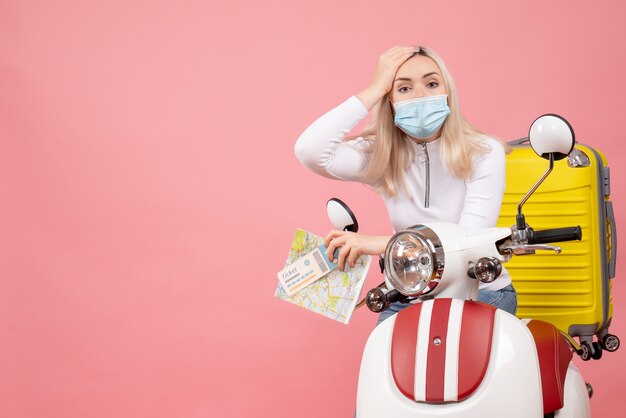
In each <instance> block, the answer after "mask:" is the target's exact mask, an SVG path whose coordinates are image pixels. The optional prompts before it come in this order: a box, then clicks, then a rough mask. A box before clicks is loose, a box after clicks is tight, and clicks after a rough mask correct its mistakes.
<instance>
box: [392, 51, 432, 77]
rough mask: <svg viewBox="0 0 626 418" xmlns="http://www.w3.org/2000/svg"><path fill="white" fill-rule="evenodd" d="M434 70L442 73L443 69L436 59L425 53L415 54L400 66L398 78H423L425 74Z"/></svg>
mask: <svg viewBox="0 0 626 418" xmlns="http://www.w3.org/2000/svg"><path fill="white" fill-rule="evenodd" d="M433 72H435V73H437V74H439V75H441V70H439V66H438V65H437V64H436V63H435V61H433V60H432V59H431V58H429V57H425V56H423V55H415V56H413V57H411V58H409V59H408V60H407V61H406V62H405V63H404V64H402V65H401V66H400V68H399V69H398V72H397V74H396V78H401V77H402V78H411V79H412V78H415V77H418V78H421V77H422V76H424V75H425V74H429V73H433Z"/></svg>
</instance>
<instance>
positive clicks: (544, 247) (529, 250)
mask: <svg viewBox="0 0 626 418" xmlns="http://www.w3.org/2000/svg"><path fill="white" fill-rule="evenodd" d="M500 250H501V251H508V252H511V253H513V254H515V255H528V254H535V251H537V250H540V251H554V252H555V253H557V254H560V253H561V251H562V249H561V247H558V246H556V245H548V244H516V243H513V242H505V243H504V244H502V245H501V246H500Z"/></svg>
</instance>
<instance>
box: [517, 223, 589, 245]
mask: <svg viewBox="0 0 626 418" xmlns="http://www.w3.org/2000/svg"><path fill="white" fill-rule="evenodd" d="M528 232H529V233H528V243H529V244H549V243H551V242H563V241H580V240H581V239H582V237H583V231H582V229H581V228H580V225H578V226H568V227H566V228H552V229H544V230H542V231H533V230H529V231H528Z"/></svg>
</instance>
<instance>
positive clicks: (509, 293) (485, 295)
mask: <svg viewBox="0 0 626 418" xmlns="http://www.w3.org/2000/svg"><path fill="white" fill-rule="evenodd" d="M478 301H479V302H483V303H488V304H489V305H493V306H495V307H496V308H499V309H502V310H503V311H507V312H508V313H510V314H511V315H515V312H516V311H517V293H516V292H515V288H514V287H513V285H508V286H506V287H503V288H502V289H500V290H479V291H478ZM409 306H411V305H410V304H409V303H400V302H395V303H392V304H391V306H390V307H389V308H388V309H387V310H385V311H383V312H381V313H380V315H378V322H377V323H376V325H378V324H380V323H381V322H383V321H384V320H385V319H387V318H389V317H390V316H391V315H395V314H397V313H398V312H400V311H401V310H402V309H404V308H406V307H409Z"/></svg>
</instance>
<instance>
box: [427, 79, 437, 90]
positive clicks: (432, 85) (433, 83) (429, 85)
mask: <svg viewBox="0 0 626 418" xmlns="http://www.w3.org/2000/svg"><path fill="white" fill-rule="evenodd" d="M426 86H428V88H431V89H436V88H437V87H439V83H437V82H436V81H431V82H430V83H428V84H426Z"/></svg>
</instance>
